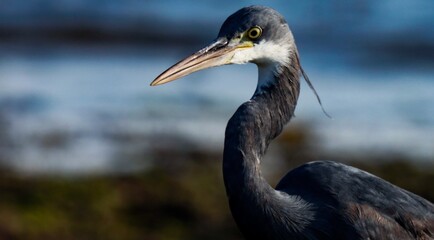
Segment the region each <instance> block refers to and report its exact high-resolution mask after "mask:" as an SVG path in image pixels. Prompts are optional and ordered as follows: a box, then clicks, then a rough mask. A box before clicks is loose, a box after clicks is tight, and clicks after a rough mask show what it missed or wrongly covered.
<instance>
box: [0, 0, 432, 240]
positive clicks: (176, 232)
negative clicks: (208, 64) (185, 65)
mask: <svg viewBox="0 0 434 240" xmlns="http://www.w3.org/2000/svg"><path fill="white" fill-rule="evenodd" d="M252 4H261V5H268V6H271V7H273V8H275V9H276V10H278V11H279V12H281V13H282V15H284V16H285V18H286V19H287V21H288V23H289V25H290V27H291V28H292V31H293V33H294V35H295V38H296V41H297V45H298V49H299V52H300V56H301V61H302V65H303V67H304V69H305V71H306V72H307V74H308V75H309V77H310V79H311V81H312V82H313V84H314V86H315V87H316V90H317V91H318V93H319V95H320V97H321V99H322V101H323V104H324V107H325V109H326V111H327V112H328V113H330V115H332V119H329V118H327V117H326V116H325V115H324V114H323V113H322V112H321V108H320V106H319V104H318V103H317V101H316V98H315V96H314V95H313V93H312V92H311V91H310V90H309V88H308V87H307V85H306V84H304V83H303V85H302V93H301V95H300V99H299V105H298V107H297V110H296V118H295V119H293V121H292V123H291V124H290V125H289V126H288V127H287V129H286V130H285V132H284V133H283V134H282V135H281V136H280V137H279V138H278V139H277V140H275V141H274V142H273V144H272V146H271V147H270V149H269V152H268V154H267V156H266V160H264V166H263V168H264V172H265V175H266V177H267V179H268V180H269V182H270V183H271V184H273V185H275V184H276V183H277V181H278V179H280V178H281V177H282V175H283V174H285V173H286V172H287V170H289V169H290V168H291V167H294V166H296V165H299V164H301V163H303V162H307V161H312V160H318V159H333V160H337V161H342V162H346V163H348V164H351V165H354V166H358V167H360V168H363V169H365V170H368V171H370V172H372V173H375V174H377V175H380V176H381V177H383V178H385V179H387V180H389V181H391V182H393V183H395V184H397V185H399V186H401V187H403V188H406V189H409V190H411V191H414V192H416V193H417V194H420V195H422V196H423V197H425V198H427V199H429V200H431V201H434V187H433V186H432V184H427V183H432V182H434V114H433V113H434V109H433V106H434V31H433V27H434V25H433V23H434V14H433V9H434V2H433V1H431V0H414V1H409V0H384V1H374V0H369V1H366V0H364V1H361V0H351V1H344V0H332V1H321V2H319V1H313V0H310V1H295V0H294V1H238V2H236V1H229V0H220V1H199V2H198V1H193V0H184V1H175V0H168V1H164V2H163V1H157V0H148V1H137V0H124V1H117V0H98V1H85V0H34V1H25V0H0V239H108V240H110V239H155V240H159V239H241V236H240V234H239V233H238V230H237V229H236V226H235V224H234V222H233V220H232V218H231V216H230V212H229V209H228V207H227V202H226V197H225V192H224V187H223V182H222V176H221V169H220V165H221V158H222V150H223V138H224V129H225V126H226V122H227V120H228V119H229V117H230V116H231V115H232V113H233V112H234V111H235V110H236V108H237V107H238V106H239V105H240V104H241V103H242V102H243V101H246V100H247V99H249V98H250V97H251V95H252V93H253V91H254V89H255V87H256V79H257V71H256V67H255V66H254V65H243V66H225V67H220V68H217V69H210V70H206V71H202V72H199V73H196V74H193V75H191V76H188V77H186V78H185V79H182V80H179V81H176V82H173V83H171V84H168V85H164V86H160V87H153V88H151V87H149V83H150V82H151V81H152V80H153V79H154V78H155V77H156V76H157V75H158V74H159V73H161V72H162V71H164V70H165V69H166V68H168V67H169V66H170V65H172V64H173V63H175V62H177V61H178V60H180V59H181V58H182V57H185V56H187V55H188V54H190V53H193V52H194V51H196V50H198V49H200V48H201V47H203V46H205V45H207V44H208V43H209V42H211V41H212V40H213V39H214V38H215V37H216V35H217V33H218V31H219V28H220V25H221V24H222V23H223V21H224V20H225V19H226V17H228V16H229V15H230V14H232V13H233V12H235V11H236V10H238V9H239V8H241V7H243V6H248V5H252Z"/></svg>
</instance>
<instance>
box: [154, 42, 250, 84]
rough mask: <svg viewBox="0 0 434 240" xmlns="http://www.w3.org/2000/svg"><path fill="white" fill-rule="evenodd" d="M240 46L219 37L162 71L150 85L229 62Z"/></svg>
mask: <svg viewBox="0 0 434 240" xmlns="http://www.w3.org/2000/svg"><path fill="white" fill-rule="evenodd" d="M240 47H242V45H235V46H230V44H229V42H228V40H227V39H226V38H219V39H217V40H216V41H214V42H213V43H211V44H210V45H208V46H207V47H205V48H203V49H201V50H199V51H198V52H196V53H194V54H192V55H191V56H189V57H187V58H185V59H183V60H181V61H179V62H178V63H176V64H175V65H173V66H172V67H170V68H169V69H167V70H166V71H164V72H163V73H162V74H160V75H159V76H158V77H157V78H156V79H155V80H154V81H152V83H151V86H157V85H160V84H164V83H167V82H170V81H174V80H176V79H179V78H181V77H184V76H186V75H188V74H191V73H193V72H197V71H199V70H202V69H205V68H210V67H217V66H221V65H225V64H230V63H231V62H230V61H231V59H232V57H233V55H234V53H235V50H236V49H238V48H240ZM244 47H247V46H244Z"/></svg>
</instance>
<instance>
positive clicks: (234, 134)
mask: <svg viewBox="0 0 434 240" xmlns="http://www.w3.org/2000/svg"><path fill="white" fill-rule="evenodd" d="M291 61H292V62H291V63H292V64H286V65H280V64H269V65H264V66H261V65H259V82H258V87H257V89H256V91H255V94H254V95H253V97H252V98H251V99H250V101H248V102H245V103H244V104H242V105H241V106H240V107H239V108H238V110H237V111H236V112H235V114H234V115H233V116H232V118H231V119H230V120H229V123H228V125H227V128H226V136H225V146H224V160H223V175H224V181H225V187H226V192H227V195H228V197H229V202H230V205H231V209H232V213H233V214H234V217H235V218H236V216H235V215H237V213H236V211H239V210H235V209H234V208H238V206H236V205H245V206H246V207H248V206H249V205H250V207H251V208H252V209H253V208H255V207H258V209H260V208H261V207H262V206H264V204H265V205H266V203H263V201H267V199H268V200H269V198H270V197H272V196H273V195H275V194H276V191H275V190H274V189H273V188H272V187H271V186H270V185H269V184H268V183H267V182H266V181H265V180H264V179H263V177H262V175H261V171H260V161H261V158H262V156H263V155H264V154H265V151H266V150H267V148H268V145H269V143H270V141H271V140H272V139H274V138H275V137H277V136H278V135H279V134H280V133H281V131H282V129H283V127H284V126H285V124H286V123H287V122H289V120H290V119H291V117H292V116H293V113H294V109H295V105H296V102H297V99H298V93H299V78H300V67H299V64H298V59H297V57H296V56H294V59H291ZM252 204H253V205H255V206H252ZM239 214H241V213H239ZM252 214H253V213H252ZM257 214H259V213H257ZM253 215H254V214H253ZM252 217H254V216H252Z"/></svg>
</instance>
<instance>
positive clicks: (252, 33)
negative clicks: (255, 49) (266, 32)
mask: <svg viewBox="0 0 434 240" xmlns="http://www.w3.org/2000/svg"><path fill="white" fill-rule="evenodd" d="M261 35H262V28H260V27H258V26H255V27H252V28H250V29H249V31H248V32H247V36H248V37H249V38H250V39H257V38H259V37H260V36H261Z"/></svg>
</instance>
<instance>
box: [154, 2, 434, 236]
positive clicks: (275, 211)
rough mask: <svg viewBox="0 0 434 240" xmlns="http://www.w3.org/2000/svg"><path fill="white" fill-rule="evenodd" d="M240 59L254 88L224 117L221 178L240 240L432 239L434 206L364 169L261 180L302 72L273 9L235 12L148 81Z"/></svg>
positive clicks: (339, 167)
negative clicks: (210, 38) (209, 39)
mask: <svg viewBox="0 0 434 240" xmlns="http://www.w3.org/2000/svg"><path fill="white" fill-rule="evenodd" d="M246 36H248V37H247V38H246ZM282 51H283V52H282ZM245 62H253V63H255V64H257V65H258V68H259V80H258V87H257V89H256V91H255V93H254V95H253V97H252V98H251V99H250V100H249V101H247V102H245V103H244V104H242V105H241V106H240V107H239V108H238V110H237V111H236V112H235V114H234V115H233V116H232V118H231V119H230V120H229V122H228V125H227V128H226V135H225V146H224V157H223V176H224V182H225V187H226V192H227V195H228V199H229V205H230V208H231V212H232V215H233V217H234V219H235V221H236V223H237V225H238V227H239V229H240V230H241V232H242V233H243V234H244V236H245V237H246V238H247V239H334V240H337V239H434V205H433V204H432V203H430V202H428V201H427V200H425V199H423V198H421V197H419V196H417V195H414V194H412V193H410V192H408V191H406V190H403V189H401V188H399V187H397V186H394V185H392V184H391V183H389V182H387V181H385V180H382V179H380V178H378V177H376V176H373V175H371V174H369V173H367V172H364V171H362V170H359V169H356V168H353V167H350V166H347V165H344V164H340V163H335V162H331V161H318V162H311V163H307V164H304V165H302V166H300V167H298V168H296V169H293V170H292V171H290V172H289V173H288V174H287V175H286V176H285V177H284V178H283V179H282V180H281V181H280V182H279V184H278V185H277V187H276V188H275V189H274V188H272V187H271V186H270V185H269V184H268V183H267V182H266V180H265V179H264V178H263V177H262V175H261V171H260V161H261V159H262V156H263V155H264V154H265V152H266V150H267V148H268V145H269V144H270V142H271V141H272V140H273V139H274V138H275V137H276V136H278V135H279V134H280V133H281V131H282V129H283V128H284V126H285V125H286V123H288V122H289V121H290V119H291V117H292V116H293V113H294V110H295V106H296V104H297V99H298V95H299V80H300V76H301V75H302V73H303V72H302V69H301V66H300V62H299V59H298V53H297V49H296V47H295V42H294V40H293V37H292V34H291V32H290V31H289V28H288V25H287V24H286V21H285V20H284V19H283V17H281V16H280V14H278V13H277V12H276V11H274V10H272V9H270V8H266V7H259V6H252V7H247V8H243V9H241V10H239V11H238V12H236V13H234V14H233V15H231V16H230V17H229V18H228V19H227V20H226V21H225V23H224V24H223V26H222V28H221V30H220V33H219V37H218V39H217V40H216V41H215V42H214V43H213V44H211V45H210V46H209V47H207V48H204V49H203V50H201V51H199V52H198V53H196V54H194V55H192V56H191V57H189V58H187V59H185V60H183V61H181V62H179V63H178V64H176V65H174V66H173V67H172V68H170V69H169V70H167V71H166V72H164V73H163V74H162V75H160V76H159V77H158V78H157V79H156V80H155V81H154V82H153V85H156V84H161V83H165V82H168V81H171V80H175V79H177V78H179V77H182V76H185V75H187V74H189V73H191V72H193V71H197V70H200V69H203V68H206V67H211V66H217V65H223V64H230V63H245Z"/></svg>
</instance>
